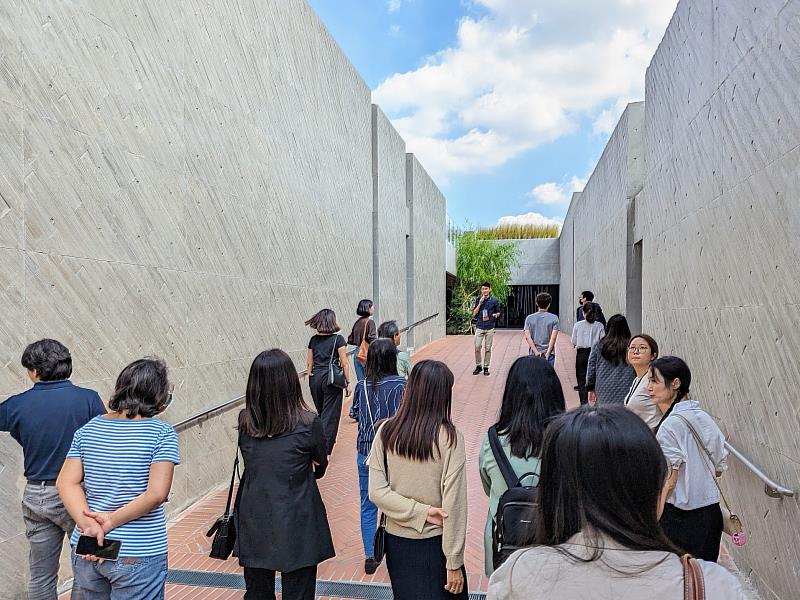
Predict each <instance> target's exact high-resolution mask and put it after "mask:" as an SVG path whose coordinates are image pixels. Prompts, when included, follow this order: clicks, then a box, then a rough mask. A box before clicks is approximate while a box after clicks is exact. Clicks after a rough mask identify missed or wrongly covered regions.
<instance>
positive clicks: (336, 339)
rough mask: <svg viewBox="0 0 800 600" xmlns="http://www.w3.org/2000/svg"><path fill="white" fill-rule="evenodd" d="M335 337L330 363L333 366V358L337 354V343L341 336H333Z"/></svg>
mask: <svg viewBox="0 0 800 600" xmlns="http://www.w3.org/2000/svg"><path fill="white" fill-rule="evenodd" d="M332 337H333V346H332V347H331V359H330V360H329V361H328V364H329V365H330V364H333V357H334V355H335V354H336V343H337V342H338V341H339V337H340V336H339V334H338V333H337V334H336V335H334V336H332Z"/></svg>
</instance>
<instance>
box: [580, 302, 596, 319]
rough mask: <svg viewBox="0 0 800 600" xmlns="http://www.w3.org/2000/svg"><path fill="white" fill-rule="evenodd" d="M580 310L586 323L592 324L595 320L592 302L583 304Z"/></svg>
mask: <svg viewBox="0 0 800 600" xmlns="http://www.w3.org/2000/svg"><path fill="white" fill-rule="evenodd" d="M581 310H583V318H584V320H585V321H586V322H587V323H594V322H595V321H596V320H597V314H596V311H595V309H594V302H584V303H583V307H582V309H581Z"/></svg>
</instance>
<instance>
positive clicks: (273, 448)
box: [235, 412, 336, 572]
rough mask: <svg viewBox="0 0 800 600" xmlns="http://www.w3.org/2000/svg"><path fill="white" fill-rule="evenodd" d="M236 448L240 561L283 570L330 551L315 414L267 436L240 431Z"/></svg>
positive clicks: (324, 459)
mask: <svg viewBox="0 0 800 600" xmlns="http://www.w3.org/2000/svg"><path fill="white" fill-rule="evenodd" d="M239 447H240V448H241V451H242V457H243V458H244V466H245V469H244V474H243V475H242V482H241V484H240V486H239V491H238V493H237V494H236V531H237V537H236V547H235V552H236V556H238V557H239V564H240V565H241V566H243V567H251V568H257V569H271V570H273V571H281V572H288V571H296V570H297V569H300V568H303V567H310V566H312V565H317V564H319V563H321V562H322V561H324V560H327V559H329V558H331V557H333V556H335V555H336V553H335V552H334V549H333V541H332V539H331V531H330V527H329V526H328V515H327V513H326V511H325V504H323V502H322V496H320V493H319V488H318V487H317V482H316V479H319V478H320V477H322V476H323V475H324V474H325V469H326V468H327V466H328V455H327V452H326V448H325V436H324V434H323V432H322V423H321V422H320V420H319V417H317V416H316V415H315V414H314V413H310V412H305V413H303V417H302V419H301V422H300V423H298V425H297V427H295V429H294V430H293V431H291V432H289V433H283V434H281V435H277V436H275V437H271V438H252V437H250V436H247V435H242V436H241V440H240V443H239ZM312 461H313V462H316V463H318V466H317V467H314V466H313V465H312Z"/></svg>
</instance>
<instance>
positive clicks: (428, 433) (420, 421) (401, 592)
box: [369, 360, 468, 600]
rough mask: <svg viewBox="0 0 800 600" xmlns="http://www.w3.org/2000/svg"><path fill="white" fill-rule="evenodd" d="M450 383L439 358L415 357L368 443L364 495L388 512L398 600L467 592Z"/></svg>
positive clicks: (459, 453)
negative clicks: (401, 390)
mask: <svg viewBox="0 0 800 600" xmlns="http://www.w3.org/2000/svg"><path fill="white" fill-rule="evenodd" d="M453 381H454V380H453V373H452V371H450V369H449V368H447V365H445V364H444V363H441V362H438V361H435V360H423V361H421V362H419V363H418V364H417V365H416V366H414V369H413V370H412V371H411V375H410V376H409V378H408V384H407V385H406V391H405V396H404V398H403V402H402V403H401V404H400V409H399V410H398V411H397V414H396V415H395V416H394V417H392V418H390V419H388V420H386V421H385V422H384V423H383V424H382V425H381V426H380V427H379V429H378V432H377V434H376V435H375V441H374V442H373V444H372V452H371V453H370V456H369V498H370V500H372V502H374V503H375V505H376V506H377V507H378V508H379V509H380V510H381V512H382V513H383V514H384V515H385V517H386V542H385V543H386V565H387V567H388V569H389V577H390V578H391V580H392V591H393V592H394V597H395V598H397V599H398V600H406V599H408V600H411V599H417V598H425V599H426V600H436V599H438V598H441V599H447V600H452V599H453V598H459V599H462V600H466V598H467V597H468V593H467V584H466V572H465V571H464V544H465V541H466V532H467V476H466V472H465V471H464V465H465V462H466V454H465V450H464V437H463V436H462V435H461V433H460V432H459V431H458V430H457V429H456V427H455V425H453V421H452V420H451V418H450V406H451V402H452V396H453Z"/></svg>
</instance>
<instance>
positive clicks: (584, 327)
mask: <svg viewBox="0 0 800 600" xmlns="http://www.w3.org/2000/svg"><path fill="white" fill-rule="evenodd" d="M605 333H606V328H605V327H603V324H602V323H600V322H599V321H595V322H594V323H589V322H588V321H585V320H584V321H578V322H577V323H575V325H574V326H573V327H572V345H573V346H575V347H576V348H591V347H592V346H594V344H595V342H597V341H599V340H600V338H602V337H603V336H604V335H605Z"/></svg>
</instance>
